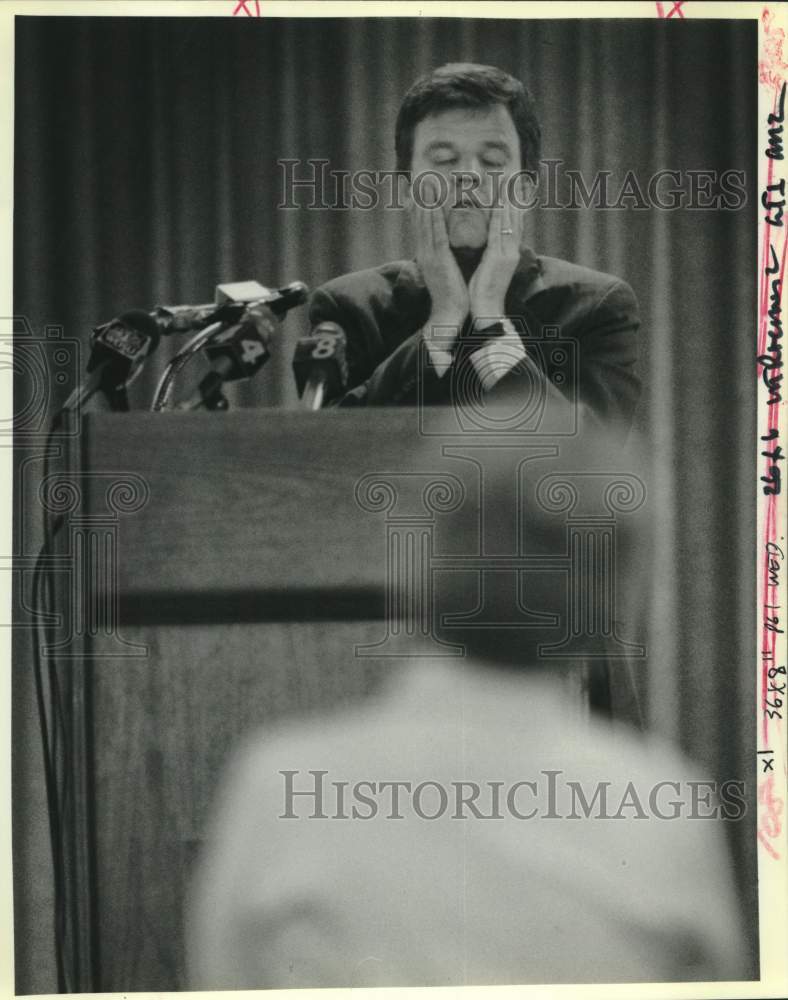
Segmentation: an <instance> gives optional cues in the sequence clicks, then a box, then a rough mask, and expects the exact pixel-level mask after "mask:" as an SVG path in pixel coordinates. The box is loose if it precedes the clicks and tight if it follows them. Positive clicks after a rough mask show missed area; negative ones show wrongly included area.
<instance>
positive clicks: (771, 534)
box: [758, 10, 788, 741]
mask: <svg viewBox="0 0 788 1000" xmlns="http://www.w3.org/2000/svg"><path fill="white" fill-rule="evenodd" d="M761 19H762V21H763V25H764V31H765V32H766V33H767V35H768V33H769V32H771V39H772V43H773V44H772V46H771V49H769V48H768V47H766V51H767V52H768V53H769V61H768V62H767V60H763V61H762V62H761V64H760V76H759V78H760V80H761V82H762V83H766V84H768V85H770V86H773V87H774V91H775V93H774V104H773V113H774V114H777V111H778V108H779V101H780V89H781V88H782V83H783V74H782V72H781V71H782V69H788V65H786V64H785V63H784V62H783V61H782V43H783V36H784V32H783V31H782V30H781V29H775V28H774V27H773V26H772V24H771V21H772V15H771V14H770V13H769V11H768V10H764V12H763V15H762V18H761ZM775 74H777V75H775ZM768 160H769V162H768V166H767V170H766V176H767V179H766V184H767V186H769V185H771V184H772V183H773V177H774V158H773V157H768ZM779 232H781V233H782V237H783V238H782V241H781V244H782V245H781V246H780V247H779V253H778V252H777V249H776V247H775V244H777V242H778V240H777V236H778V230H777V229H776V227H774V226H768V225H767V226H765V227H764V233H763V242H762V245H761V254H760V262H761V270H760V277H759V281H760V287H759V300H760V301H759V310H758V356H761V355H763V354H765V353H766V341H767V333H768V327H769V323H770V319H771V318H770V316H769V309H770V297H771V294H772V288H773V282H774V281H775V274H774V271H775V270H777V269H778V268H779V278H778V279H776V280H778V281H779V285H777V287H776V291H777V292H778V302H777V304H778V306H780V305H781V304H782V290H783V287H784V286H783V281H784V277H785V264H786V259H787V257H786V252H785V251H786V234H785V228H784V227H783V228H782V229H781V230H779ZM773 238H774V243H772V239H773ZM767 265H768V269H769V270H770V271H771V272H772V273H771V274H767V273H766V270H767ZM778 315H779V313H778ZM780 410H781V406H780V405H779V404H775V405H773V406H768V407H767V412H768V420H767V426H766V434H767V435H771V436H772V438H774V439H776V440H779V416H780ZM759 450H761V451H763V450H769V446H768V445H766V446H764V445H763V443H762V442H761V447H760V449H759ZM764 461H765V463H766V468H765V473H766V475H767V476H768V475H769V463H770V460H769V459H768V458H765V459H764ZM777 499H778V498H777V496H776V495H774V494H771V495H769V497H768V500H767V501H766V504H765V507H766V509H765V512H764V531H763V533H764V538H763V543H764V548H763V564H762V567H763V579H762V594H763V603H764V604H772V605H774V604H776V603H777V583H776V581H775V580H774V578H773V577H772V576H770V574H769V547H768V543H769V542H776V540H777ZM765 617H766V616H765V609H762V611H761V640H762V641H761V706H760V707H761V711H762V715H763V738H764V741H768V738H769V721H770V717H769V715H768V714H767V713H766V711H765V709H766V707H767V706H766V698H767V695H768V670H769V668H770V667H772V666H775V665H776V664H775V651H776V648H777V643H776V640H777V633H776V632H775V631H773V630H771V629H769V628H767V623H766V621H765Z"/></svg>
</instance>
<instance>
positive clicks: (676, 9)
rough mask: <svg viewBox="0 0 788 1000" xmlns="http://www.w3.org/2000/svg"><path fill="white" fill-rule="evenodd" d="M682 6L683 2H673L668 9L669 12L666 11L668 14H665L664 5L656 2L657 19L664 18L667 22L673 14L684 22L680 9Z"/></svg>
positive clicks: (682, 0)
mask: <svg viewBox="0 0 788 1000" xmlns="http://www.w3.org/2000/svg"><path fill="white" fill-rule="evenodd" d="M683 6H684V0H673V6H672V7H671V8H670V10H669V11H668V13H667V14H666V13H665V4H664V3H659V2H658V3H657V16H658V17H664V18H665V19H666V20H667V19H668V18H669V17H673V15H674V14H678V15H679V17H680V18H681V19H682V20H684V14H683V13H682V11H681V8H682V7H683Z"/></svg>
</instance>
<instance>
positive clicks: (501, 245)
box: [468, 184, 524, 319]
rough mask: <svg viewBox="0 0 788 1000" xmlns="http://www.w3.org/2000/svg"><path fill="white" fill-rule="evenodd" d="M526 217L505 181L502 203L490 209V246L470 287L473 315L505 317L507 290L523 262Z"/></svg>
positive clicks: (488, 234)
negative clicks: (518, 266) (509, 196)
mask: <svg viewBox="0 0 788 1000" xmlns="http://www.w3.org/2000/svg"><path fill="white" fill-rule="evenodd" d="M523 216H524V213H523V211H522V210H521V209H519V208H516V207H515V206H514V205H512V203H511V202H510V200H509V198H508V195H507V186H506V185H505V184H504V185H503V186H502V189H501V201H500V204H497V205H495V207H494V208H493V209H492V210H491V212H490V223H489V228H488V231H487V247H486V249H485V251H484V254H483V256H482V259H481V261H480V262H479V266H478V267H477V268H476V270H475V271H474V273H473V277H472V278H471V281H470V284H469V286H468V290H469V292H470V300H471V315H472V316H473V317H474V318H476V319H488V318H492V317H495V318H499V317H503V316H505V312H504V299H505V298H506V291H507V289H508V288H509V284H510V282H511V280H512V277H513V275H514V272H515V271H516V270H517V265H518V263H519V262H520V244H521V241H522V236H523Z"/></svg>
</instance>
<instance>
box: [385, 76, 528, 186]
mask: <svg viewBox="0 0 788 1000" xmlns="http://www.w3.org/2000/svg"><path fill="white" fill-rule="evenodd" d="M496 104H501V105H503V106H504V107H505V108H506V109H507V110H508V112H509V114H510V115H511V116H512V121H513V122H514V127H515V129H516V130H517V135H518V136H519V138H520V160H521V163H522V166H523V168H524V169H526V170H533V171H536V170H537V169H538V164H539V157H540V156H541V142H542V129H541V127H540V125H539V121H538V119H537V117H536V109H535V105H534V99H533V97H532V96H531V93H530V91H529V90H528V88H527V87H525V86H524V85H523V84H522V83H521V82H520V81H519V80H517V79H515V77H513V76H510V75H509V73H505V72H504V71H503V70H502V69H497V68H496V67H495V66H481V65H479V64H478V63H447V64H446V65H445V66H439V67H438V68H437V69H434V70H433V71H432V72H431V73H429V74H427V76H423V77H421V78H420V79H418V80H417V81H416V82H415V83H414V84H413V86H412V87H411V88H410V90H409V91H408V92H407V94H406V95H405V97H404V99H403V101H402V105H401V106H400V109H399V114H398V115H397V124H396V128H395V133H394V145H395V149H396V153H397V169H398V170H404V171H408V170H410V168H411V161H412V159H413V133H414V131H415V129H416V126H417V125H418V123H419V122H420V121H421V120H422V119H424V118H427V117H428V116H429V115H434V114H439V113H440V112H441V111H449V110H451V109H453V108H489V107H492V106H494V105H496Z"/></svg>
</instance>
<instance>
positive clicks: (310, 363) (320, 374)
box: [293, 320, 348, 410]
mask: <svg viewBox="0 0 788 1000" xmlns="http://www.w3.org/2000/svg"><path fill="white" fill-rule="evenodd" d="M293 373H294V374H295V379H296V387H297V388H298V395H299V396H300V397H301V398H302V400H303V403H304V407H305V409H307V410H319V409H321V407H322V406H323V401H324V400H325V399H326V398H327V397H328V398H331V397H332V396H338V395H339V394H340V393H341V392H342V390H343V389H344V388H345V386H346V385H347V383H348V365H347V337H346V336H345V331H344V330H343V329H342V327H341V326H339V324H338V323H332V322H330V321H328V320H327V321H326V322H324V323H320V324H318V326H316V327H315V329H314V330H313V331H312V333H310V334H309V336H307V337H300V338H299V340H298V343H297V344H296V349H295V354H294V356H293Z"/></svg>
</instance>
